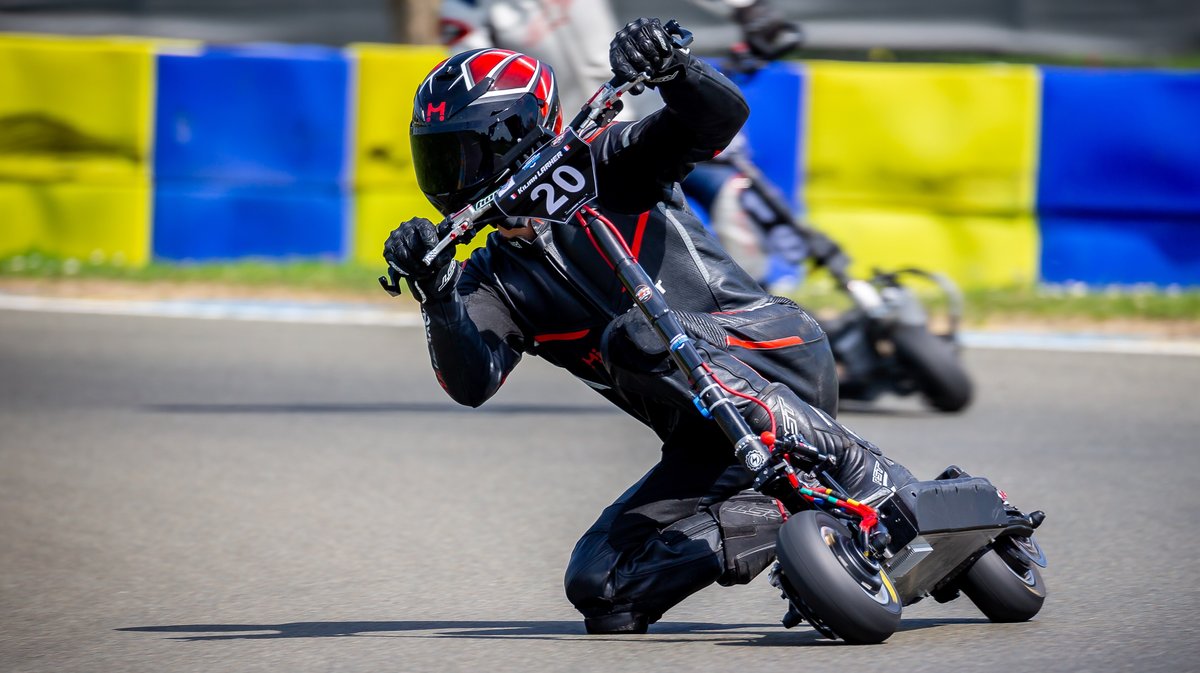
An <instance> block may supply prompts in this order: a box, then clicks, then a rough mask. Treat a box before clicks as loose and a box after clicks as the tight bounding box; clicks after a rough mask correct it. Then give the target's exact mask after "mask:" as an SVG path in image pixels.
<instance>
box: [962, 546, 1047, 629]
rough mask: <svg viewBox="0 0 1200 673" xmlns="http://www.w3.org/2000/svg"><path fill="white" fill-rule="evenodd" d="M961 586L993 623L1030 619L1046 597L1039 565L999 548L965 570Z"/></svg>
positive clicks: (1039, 608) (1040, 607) (990, 551)
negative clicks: (998, 550)
mask: <svg viewBox="0 0 1200 673" xmlns="http://www.w3.org/2000/svg"><path fill="white" fill-rule="evenodd" d="M960 586H961V588H962V591H963V593H964V594H966V595H967V598H970V599H971V602H972V603H974V604H975V607H977V608H979V611H980V612H982V613H983V614H984V615H986V616H987V618H988V619H990V620H992V621H993V622H1026V621H1029V620H1030V619H1032V618H1033V616H1034V615H1036V614H1037V613H1038V611H1039V610H1041V609H1042V603H1043V602H1044V601H1045V600H1046V584H1045V582H1043V581H1042V574H1041V573H1040V572H1039V571H1038V567H1037V566H1036V565H1034V564H1032V563H1029V562H1028V561H1025V560H1022V559H1018V558H1016V557H1015V556H1007V555H1006V556H1001V555H1000V554H999V553H997V552H996V551H995V550H989V551H988V553H986V554H984V555H983V556H981V557H980V558H979V560H978V561H976V562H975V564H974V565H972V566H971V567H970V569H968V570H967V571H966V572H965V573H963V578H962V580H961V584H960Z"/></svg>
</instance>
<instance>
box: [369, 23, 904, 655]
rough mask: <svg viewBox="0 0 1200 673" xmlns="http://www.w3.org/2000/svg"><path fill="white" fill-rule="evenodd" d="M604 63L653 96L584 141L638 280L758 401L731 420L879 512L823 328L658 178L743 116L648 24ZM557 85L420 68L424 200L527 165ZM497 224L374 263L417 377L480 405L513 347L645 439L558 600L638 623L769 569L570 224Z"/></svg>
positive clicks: (877, 465)
mask: <svg viewBox="0 0 1200 673" xmlns="http://www.w3.org/2000/svg"><path fill="white" fill-rule="evenodd" d="M610 62H611V66H612V69H613V72H615V73H616V74H617V75H618V76H620V77H622V78H625V79H627V80H630V79H633V78H634V77H636V76H637V75H638V74H639V73H646V74H648V75H649V76H650V80H649V84H650V86H652V87H657V89H658V91H659V93H660V94H661V96H662V99H663V101H664V103H665V105H664V107H663V108H662V109H660V110H658V111H656V112H654V113H653V114H651V115H649V116H647V117H645V118H644V119H642V120H640V121H638V122H617V123H614V124H611V125H609V126H607V127H604V128H602V129H599V130H597V131H596V132H594V133H593V134H591V135H590V136H589V137H588V138H587V139H586V140H587V141H588V142H589V143H590V150H591V152H592V155H593V157H594V158H595V161H596V174H597V176H596V177H597V186H598V191H599V194H600V196H599V197H598V199H597V200H596V201H595V202H594V203H593V206H594V207H595V209H596V210H597V211H598V212H599V214H600V215H602V216H604V217H605V218H607V219H608V220H611V223H612V224H613V226H614V227H615V228H616V230H617V231H619V233H620V234H621V236H622V237H624V239H625V240H626V241H627V242H628V245H629V247H630V249H631V251H632V252H633V254H634V256H635V257H637V259H638V260H639V261H640V263H641V264H642V266H643V267H644V268H645V269H646V271H647V272H648V273H649V274H650V275H651V277H652V278H654V279H655V281H656V284H657V285H658V286H659V288H660V289H661V290H662V291H663V292H664V293H665V296H666V298H667V300H668V302H670V304H671V306H672V308H673V310H675V311H676V312H677V313H678V315H679V316H680V318H681V320H682V321H683V322H684V323H685V324H686V326H687V328H688V331H689V333H690V334H691V335H692V336H693V337H694V338H695V340H696V342H697V346H698V348H699V349H700V351H701V353H702V355H703V357H704V358H705V359H706V360H707V361H708V363H709V366H710V367H711V368H712V370H713V372H714V373H715V374H716V375H717V377H718V378H719V379H720V380H721V381H722V382H723V383H724V384H725V385H726V386H728V387H729V388H731V389H734V390H737V391H739V392H740V393H742V394H743V395H745V396H747V397H753V398H757V399H758V400H759V401H761V402H762V403H763V404H762V405H761V406H760V405H758V404H757V403H754V402H752V401H750V400H748V399H740V398H739V402H740V405H741V406H739V409H740V410H741V411H742V413H743V415H744V416H745V417H746V419H747V421H748V422H749V423H750V424H751V426H752V427H754V428H755V429H756V430H759V431H762V430H766V429H768V428H769V426H770V424H771V420H770V416H772V415H773V416H774V418H775V420H776V421H777V423H778V427H779V428H780V430H779V432H780V434H781V435H783V434H796V435H799V436H801V437H803V438H804V439H805V440H807V441H808V442H809V443H810V444H813V445H815V446H816V447H817V448H819V449H821V450H822V451H823V452H824V453H827V454H830V455H832V456H834V457H835V458H836V461H837V463H836V467H835V468H833V469H832V470H831V475H832V476H833V477H834V478H835V479H836V480H837V481H838V482H839V484H840V485H841V486H842V487H843V488H844V490H846V492H848V493H849V494H850V495H851V497H854V498H857V499H859V500H862V501H865V502H867V503H868V504H874V503H877V502H878V501H879V500H881V499H882V498H884V497H886V495H887V494H888V493H890V490H889V489H890V488H895V487H896V486H898V485H902V484H903V483H906V482H907V481H908V480H910V479H911V478H912V477H911V475H909V474H908V471H907V470H905V469H904V468H903V467H901V466H900V465H898V464H896V463H893V462H892V461H890V460H888V459H887V458H884V457H883V456H882V455H881V454H880V452H879V450H878V449H877V448H875V447H874V446H873V445H871V444H870V443H868V442H866V441H864V440H862V439H860V438H859V437H857V436H856V435H854V434H853V433H851V432H850V431H848V430H847V429H845V428H844V427H843V426H841V425H840V424H838V423H837V422H836V421H835V420H833V415H834V414H836V407H837V378H836V375H835V371H834V363H833V357H832V355H831V353H830V349H829V346H828V344H827V342H826V340H825V335H824V333H823V332H822V331H821V328H820V327H819V326H818V325H817V323H816V322H815V321H814V320H813V319H812V318H810V317H809V316H808V315H807V314H806V313H804V311H802V310H801V309H800V308H799V307H798V306H796V305H795V304H794V303H792V302H791V301H789V300H787V299H783V298H780V297H774V296H770V295H768V294H766V293H765V292H764V291H763V290H762V289H761V288H760V286H759V285H758V283H756V282H755V280H754V279H753V278H751V277H750V276H749V275H747V274H746V273H745V272H744V271H743V270H742V269H741V268H739V267H738V266H737V265H736V264H735V263H734V262H733V261H732V260H731V259H730V258H729V257H728V255H727V254H726V253H725V252H723V251H722V249H721V247H720V246H719V245H718V244H717V242H716V240H715V239H714V238H713V237H712V236H711V235H709V234H708V233H706V231H705V229H704V227H703V226H702V225H701V224H700V222H699V221H697V220H696V218H695V217H694V216H693V215H692V214H691V213H690V212H689V211H688V210H687V208H686V207H685V205H684V202H683V197H682V195H681V192H680V189H679V186H678V181H679V180H680V179H682V178H683V177H684V176H685V175H686V174H687V173H688V171H689V170H690V169H691V167H692V165H693V164H694V163H695V162H698V161H704V160H706V159H710V158H712V157H713V156H714V155H716V154H717V153H719V152H720V151H721V150H722V149H723V148H724V147H725V146H726V144H727V143H729V141H730V140H731V139H732V138H733V137H734V135H735V134H736V133H737V132H738V129H739V128H740V127H741V125H742V123H743V122H744V121H745V119H746V117H747V114H748V109H747V106H746V103H745V101H744V99H743V98H742V96H741V94H740V93H739V92H738V90H737V88H736V87H735V86H733V84H731V83H730V82H729V80H727V79H726V78H725V77H724V76H722V75H721V74H719V73H717V72H716V71H715V70H713V69H712V68H711V67H710V66H708V65H706V64H705V63H704V62H703V61H701V60H699V59H697V58H693V57H692V56H691V55H690V54H689V53H688V52H686V51H684V50H680V49H675V48H673V47H672V43H671V41H670V37H669V36H668V35H667V34H666V33H665V31H664V29H663V27H662V25H661V24H660V23H659V21H658V20H657V19H638V20H636V21H633V22H631V23H629V24H628V25H626V26H625V27H624V28H623V29H622V30H620V31H619V32H618V33H617V34H616V36H615V37H614V38H613V40H612V42H611V45H610ZM557 93H558V85H557V83H556V82H555V78H554V74H553V72H552V71H551V69H550V68H549V66H547V65H546V64H544V63H541V62H539V61H537V60H536V59H533V58H531V57H529V56H525V55H522V54H519V53H515V52H511V51H506V50H500V49H480V50H474V51H469V52H465V53H462V54H458V55H456V56H454V57H452V58H450V59H448V60H446V61H444V62H443V63H441V64H439V65H438V66H437V67H436V68H434V70H433V71H432V72H431V73H430V74H429V76H428V77H427V78H426V79H425V81H424V82H423V83H422V84H421V86H420V88H419V89H418V91H417V94H416V97H415V100H414V108H413V120H412V124H411V127H410V136H411V141H412V150H413V162H414V166H415V169H416V172H417V177H418V182H419V184H420V186H421V189H422V191H423V192H424V193H425V195H426V196H427V197H428V198H429V200H430V201H431V202H432V203H433V204H434V206H435V207H437V208H438V209H439V210H440V211H441V212H442V213H444V214H450V213H454V212H456V211H458V210H460V209H461V208H463V207H464V206H465V205H467V203H468V199H470V198H471V197H472V196H475V195H477V194H482V193H486V191H488V190H491V189H494V188H498V187H499V186H500V183H501V182H502V181H503V180H504V179H506V178H507V175H508V172H507V169H509V168H511V167H512V166H513V165H514V164H516V165H519V163H520V161H521V160H522V159H524V158H525V157H516V158H514V157H512V156H510V155H511V154H513V153H514V151H515V150H514V148H515V147H516V148H519V147H520V145H518V143H520V141H521V140H523V139H526V138H529V136H530V135H531V134H533V135H535V136H545V137H546V138H549V137H550V136H551V135H552V134H554V133H557V132H558V131H559V130H560V129H561V126H562V116H561V113H560V110H559V105H558V99H557ZM539 144H540V143H539ZM495 224H496V225H497V227H498V229H497V231H496V232H495V233H493V234H492V235H491V236H489V238H488V241H487V245H486V247H485V248H482V249H480V250H476V251H475V252H474V253H473V254H472V255H471V257H470V259H468V260H467V262H466V263H465V264H462V265H460V264H459V263H457V262H456V261H455V260H454V258H453V255H452V252H451V251H450V250H449V249H447V250H446V251H445V252H443V253H442V254H440V255H439V256H437V257H436V259H435V260H434V262H433V263H432V264H430V265H425V264H424V263H422V257H423V256H424V255H425V253H426V252H427V251H429V250H430V249H431V248H432V246H433V245H434V244H435V243H436V241H437V239H438V236H437V232H436V230H435V226H434V225H433V223H431V222H430V221H429V220H426V219H423V218H414V219H411V220H408V221H407V222H405V223H403V224H402V225H400V227H398V228H397V229H396V230H395V231H393V232H392V234H391V236H390V237H389V238H388V240H387V243H386V245H385V248H384V257H385V259H386V260H387V261H388V263H389V264H390V265H391V266H392V267H393V268H395V269H397V270H398V271H400V272H401V273H403V274H404V275H405V276H406V278H407V280H408V284H409V287H410V288H411V290H412V291H413V293H414V294H415V295H416V297H417V298H418V300H419V301H420V302H421V310H422V312H423V314H424V318H425V325H426V337H427V340H428V345H429V354H430V360H431V362H432V364H433V368H434V372H435V374H436V377H437V380H438V382H439V383H440V384H441V386H442V387H443V388H444V389H445V391H446V392H447V393H448V394H449V395H450V396H451V397H452V398H454V400H456V401H457V402H459V403H461V404H464V405H469V406H478V405H480V404H483V403H484V402H485V401H486V400H487V399H488V398H489V397H491V396H492V395H493V394H494V393H495V392H496V390H497V389H498V388H499V387H500V386H501V385H502V384H503V382H504V380H505V377H506V376H507V375H508V374H509V372H510V371H511V370H512V369H513V367H515V366H516V364H517V362H518V361H519V360H520V359H521V357H522V354H525V353H528V354H531V355H538V356H541V357H542V358H544V359H546V360H547V361H549V362H551V363H553V364H555V365H557V366H559V367H562V368H563V369H566V370H567V371H569V372H570V373H571V374H573V375H575V376H576V377H578V378H579V379H581V380H582V381H583V382H584V383H586V384H587V385H589V386H591V387H592V388H594V389H595V390H597V391H598V392H599V393H600V394H601V395H603V396H604V397H605V398H607V399H608V400H610V401H611V402H613V403H614V404H616V405H617V406H619V407H620V408H621V409H623V410H624V411H626V412H627V413H629V414H631V415H632V416H634V417H635V418H637V419H638V420H640V421H642V422H643V423H645V424H646V425H647V426H649V427H650V428H651V429H652V430H653V431H654V432H655V433H656V434H657V435H658V438H659V440H661V442H662V456H661V460H660V462H659V463H658V464H657V465H655V467H654V468H652V469H651V470H650V471H649V472H648V473H647V474H646V475H645V476H643V477H642V478H641V479H640V480H639V481H637V483H635V484H634V485H633V486H631V487H630V488H629V489H628V490H627V491H626V492H625V493H624V494H622V495H621V496H620V497H619V498H617V500H616V501H615V502H614V503H613V504H612V505H610V506H609V507H607V508H606V509H605V510H604V511H603V512H602V513H601V515H600V517H599V519H597V521H596V522H595V523H594V524H593V525H592V527H591V528H590V529H588V530H587V532H586V533H584V535H583V537H582V539H580V541H579V542H578V544H577V545H576V547H575V549H574V552H573V553H572V556H571V560H570V562H569V564H568V567H567V571H566V578H565V584H566V593H567V597H568V599H569V600H570V601H571V602H572V603H573V604H574V605H575V607H576V608H577V609H578V610H579V611H580V612H581V613H582V614H583V616H584V621H585V624H586V627H587V630H588V632H589V633H614V632H626V633H640V632H644V631H645V630H646V627H647V625H648V624H650V623H653V622H655V621H656V620H658V619H659V618H660V617H661V616H662V615H663V613H664V612H665V611H666V610H668V609H669V608H671V607H672V606H674V605H675V604H677V603H678V602H679V601H681V600H683V599H684V598H685V597H686V596H688V595H690V594H692V593H693V592H695V591H698V590H699V589H701V588H703V587H705V586H707V585H709V584H711V583H713V582H719V583H720V584H722V585H731V584H742V583H746V582H749V581H750V580H751V579H752V578H753V577H754V576H755V575H757V574H758V573H759V572H760V571H762V570H763V569H764V568H765V567H766V566H767V565H769V564H770V563H771V562H772V560H773V559H774V546H775V535H776V531H777V529H778V527H779V526H780V525H781V524H782V521H783V515H782V512H781V509H780V508H779V506H778V503H777V502H776V501H775V500H774V499H773V498H771V497H768V496H767V495H764V494H762V493H757V492H755V491H752V490H749V489H748V487H749V486H750V485H751V483H752V481H753V476H754V475H753V474H752V473H750V472H749V471H748V470H746V469H745V468H744V467H743V466H742V465H741V464H740V463H739V462H737V460H736V459H735V457H734V453H733V449H732V447H731V446H730V444H729V442H728V440H727V439H726V438H725V436H724V435H723V434H722V432H721V431H720V430H719V429H718V427H717V425H716V424H715V423H714V422H713V421H711V420H705V419H704V418H703V417H702V416H701V414H700V413H699V411H698V410H697V409H696V407H695V406H693V404H692V394H691V392H690V390H689V388H688V385H687V382H686V381H685V380H684V378H683V375H682V374H681V373H679V372H678V371H677V370H675V369H673V367H672V364H671V361H670V359H669V357H668V354H667V353H666V350H665V348H664V347H663V346H662V345H661V343H660V342H659V340H658V337H657V336H656V334H655V333H654V331H653V329H652V328H651V327H650V325H649V324H648V323H647V322H646V321H645V319H644V318H643V317H642V314H641V312H640V311H639V310H638V309H637V308H636V307H633V308H631V306H632V302H631V300H630V298H629V296H628V294H626V293H625V292H624V290H623V289H622V287H621V285H620V283H619V282H618V280H617V278H616V275H615V274H614V273H613V270H612V268H611V267H610V266H609V261H608V260H607V258H605V257H604V256H603V254H602V253H601V252H600V250H599V249H598V248H597V247H596V246H595V245H594V244H593V243H592V242H591V241H590V240H589V234H588V233H587V230H585V229H584V228H582V227H579V226H577V225H575V224H559V223H549V222H545V221H540V220H521V219H507V220H502V221H499V222H495ZM768 409H769V412H768V411H767V410H768Z"/></svg>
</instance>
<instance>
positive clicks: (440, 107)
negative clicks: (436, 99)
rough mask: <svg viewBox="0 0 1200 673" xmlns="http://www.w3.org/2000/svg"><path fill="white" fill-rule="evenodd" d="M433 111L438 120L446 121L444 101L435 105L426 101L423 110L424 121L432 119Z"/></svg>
mask: <svg viewBox="0 0 1200 673" xmlns="http://www.w3.org/2000/svg"><path fill="white" fill-rule="evenodd" d="M435 112H436V113H437V115H438V121H440V122H444V121H446V101H442V102H440V103H438V104H437V105H436V106H435V105H434V104H433V103H428V104H427V107H426V110H425V121H427V122H431V121H433V113H435Z"/></svg>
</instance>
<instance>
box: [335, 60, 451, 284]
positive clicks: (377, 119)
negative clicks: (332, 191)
mask: <svg viewBox="0 0 1200 673" xmlns="http://www.w3.org/2000/svg"><path fill="white" fill-rule="evenodd" d="M350 53H351V57H352V59H353V62H354V64H355V67H356V81H357V89H358V90H357V92H356V94H355V102H356V110H357V118H356V120H355V122H354V123H353V128H354V129H355V137H354V144H353V152H354V169H353V171H354V191H355V196H356V198H355V205H354V210H355V215H354V234H353V241H352V244H351V247H350V250H351V255H352V257H353V259H354V260H355V261H357V262H362V263H366V264H379V263H381V260H382V257H381V253H382V252H383V242H384V241H385V240H386V239H387V236H388V233H389V232H391V230H392V229H394V228H395V227H396V225H398V224H400V222H402V221H404V220H406V219H408V218H410V217H417V216H421V217H428V218H429V219H431V220H433V221H434V222H437V221H438V220H440V219H441V215H439V214H438V212H437V210H435V209H434V208H433V206H431V205H429V202H428V201H427V200H426V199H425V195H424V194H422V193H421V190H420V188H419V187H417V178H416V175H414V173H413V167H412V154H411V152H410V150H409V143H408V124H409V122H410V121H411V120H412V105H413V103H412V101H413V95H414V94H415V93H416V91H417V87H418V86H419V85H420V84H421V82H422V81H423V80H424V79H425V75H427V74H428V73H429V71H430V70H432V69H433V66H435V65H437V64H438V62H439V61H441V60H442V59H444V58H446V52H445V50H444V49H441V48H440V47H415V46H400V45H382V44H358V45H352V46H351V47H350ZM461 256H462V253H460V257H461Z"/></svg>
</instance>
